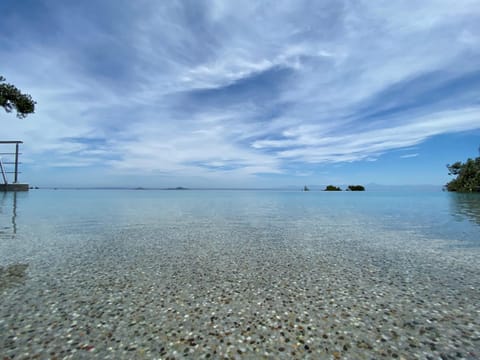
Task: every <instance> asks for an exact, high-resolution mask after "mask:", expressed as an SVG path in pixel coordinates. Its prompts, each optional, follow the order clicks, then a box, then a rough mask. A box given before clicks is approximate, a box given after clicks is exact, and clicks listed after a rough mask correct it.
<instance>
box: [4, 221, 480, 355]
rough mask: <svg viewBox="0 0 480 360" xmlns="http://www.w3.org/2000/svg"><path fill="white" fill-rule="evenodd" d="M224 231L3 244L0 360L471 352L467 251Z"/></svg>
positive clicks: (472, 288)
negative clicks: (11, 250) (7, 253)
mask: <svg viewBox="0 0 480 360" xmlns="http://www.w3.org/2000/svg"><path fill="white" fill-rule="evenodd" d="M197 225H198V224H197ZM224 225H225V226H218V224H203V225H202V226H201V227H198V226H197V227H196V228H194V227H181V226H180V225H179V226H171V227H168V228H165V227H164V228H159V229H144V230H140V229H130V230H129V229H123V230H121V231H112V233H111V235H105V234H103V235H102V234H99V235H98V236H92V235H89V236H88V237H86V236H84V235H82V234H71V235H69V236H66V237H63V238H61V239H59V238H55V239H53V240H48V241H45V240H44V241H43V242H42V241H39V239H32V240H31V242H28V241H27V240H25V241H24V242H23V243H21V245H19V243H18V239H14V240H11V241H12V243H11V244H10V246H11V247H12V248H15V247H18V246H21V247H22V249H23V250H21V251H20V250H18V249H17V251H16V252H14V253H16V254H20V253H21V254H22V256H23V257H20V256H18V258H15V256H13V255H12V256H11V257H10V258H8V259H7V260H8V261H7V260H5V259H4V262H7V263H4V264H2V266H3V267H2V269H1V271H0V272H1V276H0V292H1V298H0V354H1V355H2V357H1V358H2V359H30V358H33V359H35V358H38V359H47V358H48V359H62V358H71V359H90V358H101V359H122V358H124V359H134V358H139V359H141V358H146V359H180V358H195V359H196V358H228V359H240V358H245V359H256V358H265V359H281V358H284V359H304V358H305V359H308V358H311V359H382V358H384V359H391V358H397V359H416V358H418V359H478V358H480V291H479V289H480V261H478V255H479V250H478V248H475V247H466V246H461V244H459V246H452V244H448V245H447V244H445V243H444V242H443V241H441V240H435V239H427V238H423V237H421V236H420V235H418V234H415V233H414V232H413V231H412V232H407V231H392V230H386V229H375V230H373V229H369V228H365V227H362V226H361V224H357V225H355V224H353V225H352V224H349V225H348V226H347V225H346V224H345V226H337V227H331V226H330V227H329V226H326V225H325V224H318V225H315V226H312V224H308V226H304V224H303V225H302V224H301V222H298V223H297V224H296V226H291V224H290V225H289V227H284V226H281V225H280V224H277V225H275V226H272V227H271V228H270V229H265V228H255V227H252V228H245V227H242V228H240V227H236V226H231V225H229V224H224ZM305 229H308V231H305ZM2 241H4V244H5V242H6V241H9V240H6V239H3V240H2ZM14 241H15V242H14ZM3 248H4V249H5V248H8V247H7V246H4V247H3ZM8 262H9V263H8ZM12 266H13V267H12Z"/></svg>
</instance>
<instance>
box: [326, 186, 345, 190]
mask: <svg viewBox="0 0 480 360" xmlns="http://www.w3.org/2000/svg"><path fill="white" fill-rule="evenodd" d="M323 191H342V189H340V188H339V187H338V186H335V185H327V186H326V187H325V190H323Z"/></svg>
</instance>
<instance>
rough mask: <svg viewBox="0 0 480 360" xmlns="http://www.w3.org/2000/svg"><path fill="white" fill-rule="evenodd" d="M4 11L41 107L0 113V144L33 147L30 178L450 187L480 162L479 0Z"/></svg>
mask: <svg viewBox="0 0 480 360" xmlns="http://www.w3.org/2000/svg"><path fill="white" fill-rule="evenodd" d="M0 13H1V14H2V21H1V22H0V59H1V60H0V75H3V76H4V77H5V78H6V79H7V82H9V83H12V84H14V85H16V86H17V87H18V88H20V89H21V90H22V91H23V92H25V93H28V94H31V95H32V97H33V98H34V99H35V100H36V101H37V106H36V110H35V114H32V115H29V116H28V117H27V118H26V119H17V118H16V117H15V115H14V114H12V113H10V114H7V113H6V112H4V111H3V109H0V140H22V141H24V144H23V145H22V146H21V151H22V155H21V161H22V165H21V170H22V174H21V175H20V180H21V181H24V182H28V183H30V184H32V185H39V186H144V187H163V186H166V187H168V186H186V187H282V186H303V185H304V184H369V183H379V184H386V185H404V184H406V185H418V184H433V185H442V184H445V182H447V181H448V180H449V179H450V177H449V176H448V172H447V169H446V166H445V165H446V164H447V163H453V162H455V161H457V160H465V159H466V158H468V157H476V156H478V155H479V153H478V151H479V150H478V148H479V146H480V1H479V0H475V1H469V0H458V1H455V2H452V1H451V0H424V1H420V2H417V1H381V0H378V1H376V0H374V1H372V0H364V1H362V0H359V1H349V0H345V1H342V0H331V1H330V0H318V1H316V0H315V1H314V0H312V1H301V0H291V1H284V0H275V1H239V0H238V1H233V0H231V1H228V0H209V1H201V0H190V1H175V0H172V1H155V0H136V1H129V0H96V1H93V0H92V1H76V0H75V1H74V0H23V1H18V0H2V1H0ZM3 150H6V149H5V148H4V147H2V151H3ZM4 161H6V159H5V158H4Z"/></svg>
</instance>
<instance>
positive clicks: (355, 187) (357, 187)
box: [348, 185, 365, 191]
mask: <svg viewBox="0 0 480 360" xmlns="http://www.w3.org/2000/svg"><path fill="white" fill-rule="evenodd" d="M348 190H349V191H365V187H364V186H362V185H348Z"/></svg>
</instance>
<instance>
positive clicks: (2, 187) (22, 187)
mask: <svg viewBox="0 0 480 360" xmlns="http://www.w3.org/2000/svg"><path fill="white" fill-rule="evenodd" d="M0 191H28V184H0Z"/></svg>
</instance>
